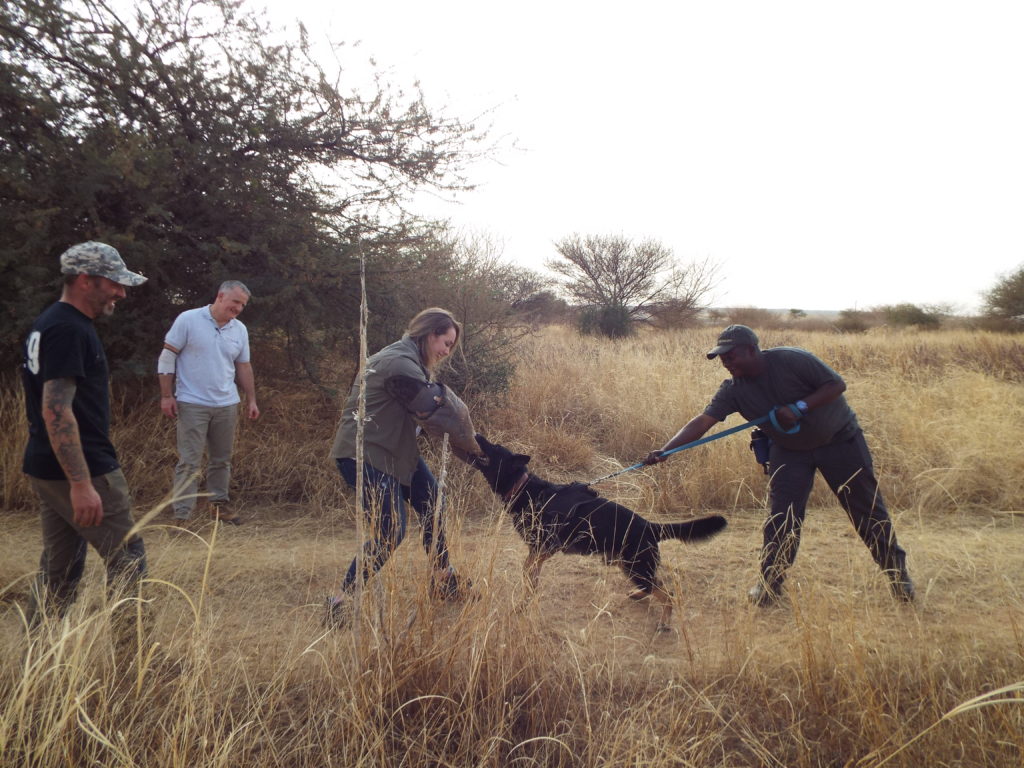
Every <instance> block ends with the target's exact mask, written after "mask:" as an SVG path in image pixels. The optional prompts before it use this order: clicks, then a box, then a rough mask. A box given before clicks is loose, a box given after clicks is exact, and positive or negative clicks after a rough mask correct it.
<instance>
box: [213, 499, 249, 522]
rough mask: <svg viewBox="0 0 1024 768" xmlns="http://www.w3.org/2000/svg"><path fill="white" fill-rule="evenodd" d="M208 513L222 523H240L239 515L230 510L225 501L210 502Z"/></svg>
mask: <svg viewBox="0 0 1024 768" xmlns="http://www.w3.org/2000/svg"><path fill="white" fill-rule="evenodd" d="M210 515H211V516H212V517H213V519H214V520H219V521H220V522H222V523H231V525H241V524H242V518H241V517H239V515H238V513H237V512H232V511H231V507H230V506H229V505H228V503H227V502H226V501H215V502H213V503H212V504H210Z"/></svg>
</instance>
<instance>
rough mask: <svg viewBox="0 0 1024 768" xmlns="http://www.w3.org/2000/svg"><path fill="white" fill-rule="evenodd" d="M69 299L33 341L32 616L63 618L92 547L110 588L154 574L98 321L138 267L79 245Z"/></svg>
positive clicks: (47, 316) (138, 279) (133, 282)
mask: <svg viewBox="0 0 1024 768" xmlns="http://www.w3.org/2000/svg"><path fill="white" fill-rule="evenodd" d="M60 271H61V273H62V274H63V275H64V286H63V290H62V292H61V297H60V300H59V301H57V302H56V303H54V304H52V305H51V306H50V307H49V308H47V309H46V310H45V311H44V312H43V313H42V314H41V315H39V317H37V318H36V321H35V323H33V325H32V329H31V331H30V332H29V335H28V338H27V339H26V341H25V349H24V363H23V365H22V381H23V383H24V386H25V406H26V412H27V415H28V425H29V430H28V431H29V438H28V444H27V446H26V448H25V458H24V462H23V464H22V469H23V471H24V472H25V474H27V475H28V478H29V483H30V484H31V486H32V488H33V490H34V491H35V493H36V495H37V496H38V497H39V501H40V521H41V523H42V528H43V554H42V557H41V559H40V569H39V570H40V573H39V578H38V579H37V583H36V586H35V588H34V589H33V593H32V604H31V605H30V611H29V618H30V621H31V622H32V623H37V622H38V621H40V620H41V619H42V616H43V613H44V612H51V613H52V615H55V616H62V615H63V614H64V613H65V612H66V611H67V609H68V607H69V606H70V605H71V603H72V602H73V601H74V599H75V595H76V592H77V587H78V582H79V581H80V580H81V578H82V573H83V571H84V569H85V555H86V545H87V544H91V545H92V546H93V547H95V549H96V551H97V552H99V554H100V556H101V557H102V558H103V560H104V562H105V563H106V567H107V577H108V580H109V586H110V587H111V588H115V587H131V586H133V585H134V584H135V583H136V582H137V581H138V580H139V579H140V578H141V577H142V576H143V575H144V574H145V572H146V552H145V548H144V547H143V544H142V539H141V538H140V537H139V536H137V535H133V536H131V537H128V533H129V531H130V530H131V529H132V526H133V525H134V521H133V520H132V515H131V501H130V499H129V495H128V488H127V485H126V483H125V478H124V474H123V473H122V471H121V469H120V465H119V464H118V461H117V453H116V451H115V450H114V446H113V445H112V444H111V442H110V387H109V380H108V379H109V375H108V370H107V359H106V355H105V354H104V352H103V345H102V344H101V343H100V340H99V337H98V336H97V335H96V329H95V328H94V327H93V320H94V319H96V318H97V317H99V316H101V315H110V314H111V313H113V311H114V306H115V304H116V303H117V302H118V300H119V299H123V298H124V297H125V287H126V286H137V285H141V284H142V283H144V282H145V281H146V278H145V277H143V276H142V275H139V274H136V273H135V272H130V271H128V268H127V267H126V266H125V263H124V261H123V260H122V259H121V255H120V254H119V253H118V252H117V251H116V250H115V249H114V248H112V247H111V246H109V245H106V244H104V243H97V242H87V243H80V244H79V245H75V246H72V247H71V248H69V249H68V250H66V251H65V252H64V253H63V254H61V257H60Z"/></svg>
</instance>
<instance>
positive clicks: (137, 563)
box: [29, 469, 146, 616]
mask: <svg viewBox="0 0 1024 768" xmlns="http://www.w3.org/2000/svg"><path fill="white" fill-rule="evenodd" d="M29 483H30V484H31V486H32V489H33V490H34V491H35V492H36V495H37V496H38V497H39V502H40V510H39V520H40V523H41V524H42V530H43V554H42V556H41V557H40V559H39V578H38V579H37V583H36V588H35V589H34V590H33V594H32V603H31V604H30V606H29V613H30V616H35V615H36V614H37V613H38V611H39V607H40V605H41V604H42V602H43V600H44V599H47V600H51V601H54V602H55V603H56V613H57V614H58V615H63V613H64V612H65V611H66V610H67V608H68V606H70V605H71V603H73V602H74V600H75V595H76V594H77V590H78V583H79V581H81V579H82V573H83V572H84V571H85V556H86V552H87V551H88V547H87V545H89V544H91V545H92V546H93V548H95V550H96V551H97V552H98V553H99V555H100V557H102V558H103V562H104V563H105V564H106V566H107V582H108V587H109V588H111V589H113V588H114V587H116V586H121V587H125V586H129V585H130V584H131V583H134V582H136V581H138V580H139V579H140V578H141V577H142V576H144V575H145V574H146V549H145V546H144V545H143V543H142V538H141V537H140V536H138V535H135V536H132V537H131V538H130V539H127V540H126V538H125V537H126V536H127V535H128V531H130V530H131V528H132V526H133V525H135V521H134V520H133V519H132V513H131V497H130V496H129V494H128V484H127V482H126V481H125V478H124V473H123V472H122V471H121V470H120V469H115V470H114V471H113V472H109V473H107V474H105V475H100V476H98V477H94V478H92V484H93V487H94V488H95V489H96V492H97V493H98V494H99V496H100V500H101V501H102V502H103V520H102V522H100V524H99V525H95V526H89V527H81V526H78V525H76V524H75V522H74V511H73V510H72V508H71V485H70V484H69V483H68V481H67V480H40V479H39V478H36V477H29Z"/></svg>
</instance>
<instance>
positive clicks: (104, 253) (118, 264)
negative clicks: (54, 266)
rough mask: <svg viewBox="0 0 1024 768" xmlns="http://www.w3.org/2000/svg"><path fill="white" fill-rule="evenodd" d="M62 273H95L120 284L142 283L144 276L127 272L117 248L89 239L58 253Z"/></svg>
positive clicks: (144, 280)
mask: <svg viewBox="0 0 1024 768" xmlns="http://www.w3.org/2000/svg"><path fill="white" fill-rule="evenodd" d="M60 273H61V274H62V275H95V276H96V277H105V278H107V279H108V280H113V281H114V282H115V283H120V284H121V285H127V286H133V285H142V284H143V283H144V282H146V278H145V277H143V276H142V275H140V274H138V273H137V272H129V271H128V267H126V266H125V263H124V259H122V258H121V254H119V253H118V252H117V249H116V248H114V247H113V246H111V245H107V244H106V243H97V242H96V241H94V240H90V241H89V242H87V243H79V244H78V245H73V246H71V247H70V248H68V249H67V250H66V251H64V253H62V254H61V255H60Z"/></svg>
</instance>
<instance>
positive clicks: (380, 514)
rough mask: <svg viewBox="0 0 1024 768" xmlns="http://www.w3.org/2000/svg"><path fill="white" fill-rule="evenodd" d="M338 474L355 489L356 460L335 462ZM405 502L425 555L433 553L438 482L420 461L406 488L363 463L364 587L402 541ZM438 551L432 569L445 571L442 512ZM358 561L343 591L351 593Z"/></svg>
mask: <svg viewBox="0 0 1024 768" xmlns="http://www.w3.org/2000/svg"><path fill="white" fill-rule="evenodd" d="M335 461H336V462H337V465H338V471H339V472H340V473H341V476H342V477H343V478H344V479H345V482H346V483H348V484H349V485H350V486H351V487H352V488H355V487H356V460H355V459H335ZM405 502H409V503H410V504H412V508H413V510H415V512H416V514H417V516H418V517H419V519H420V526H421V527H422V529H423V548H424V549H425V550H426V551H427V554H428V555H429V554H431V553H432V550H433V549H434V540H435V533H434V506H435V504H436V502H437V481H436V480H434V476H433V475H432V474H431V473H430V469H429V468H428V467H427V465H426V463H425V462H424V461H423V459H422V458H421V459H420V460H419V461H418V462H417V464H416V470H415V471H414V472H413V473H412V480H411V481H410V482H409V485H402V484H401V483H399V482H398V480H397V478H395V477H394V476H393V475H389V474H387V473H386V472H381V471H380V470H379V469H377V468H376V467H373V466H371V465H370V464H367V463H366V462H363V512H364V513H365V514H366V519H367V522H369V524H370V540H369V541H366V542H364V544H363V574H362V580H363V582H364V583H365V582H366V580H367V579H368V578H370V576H371V575H372V574H374V573H376V572H377V571H379V570H380V569H381V568H382V567H383V565H384V563H386V562H387V561H388V558H389V557H391V553H392V552H394V550H395V549H396V548H397V547H398V545H399V544H401V543H402V539H404V538H405V527H406V526H405V522H406V513H405ZM436 539H437V551H436V552H433V557H434V568H435V569H438V570H440V569H443V568H447V567H448V545H447V544H446V543H445V538H444V510H441V513H440V515H438V525H437V533H436ZM357 568H358V558H353V559H352V564H351V565H350V566H349V567H348V573H346V574H345V581H344V584H343V585H342V588H343V589H346V590H349V589H352V585H353V584H354V583H355V580H356V569H357Z"/></svg>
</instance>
